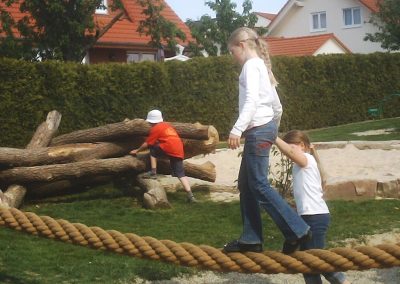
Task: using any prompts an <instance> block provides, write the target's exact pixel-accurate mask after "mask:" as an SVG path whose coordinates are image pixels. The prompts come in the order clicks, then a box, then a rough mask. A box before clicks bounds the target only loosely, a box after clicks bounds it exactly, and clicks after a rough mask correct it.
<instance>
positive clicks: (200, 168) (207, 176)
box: [157, 159, 216, 182]
mask: <svg viewBox="0 0 400 284" xmlns="http://www.w3.org/2000/svg"><path fill="white" fill-rule="evenodd" d="M183 167H184V169H185V175H186V176H188V177H192V178H197V179H201V180H205V181H210V182H215V178H216V172H215V165H214V164H213V163H211V162H210V161H208V162H205V163H203V164H201V165H198V164H193V163H190V162H187V161H184V162H183ZM157 172H158V173H160V174H165V175H170V174H171V167H170V164H169V161H168V160H164V159H159V161H158V163H157Z"/></svg>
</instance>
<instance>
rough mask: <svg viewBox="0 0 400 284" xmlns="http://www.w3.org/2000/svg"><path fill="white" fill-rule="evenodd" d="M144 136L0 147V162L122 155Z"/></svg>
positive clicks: (45, 162)
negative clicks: (19, 147) (88, 141)
mask: <svg viewBox="0 0 400 284" xmlns="http://www.w3.org/2000/svg"><path fill="white" fill-rule="evenodd" d="M143 141H144V138H141V137H138V138H136V139H134V140H133V141H131V142H99V143H77V144H66V145H60V146H54V147H46V148H40V149H31V150H26V149H15V148H5V147H4V148H0V164H1V165H5V166H8V167H21V166H22V167H31V166H40V165H49V164H64V163H71V162H78V161H87V160H92V159H105V158H116V157H122V156H125V155H127V154H128V153H129V151H131V150H132V149H134V148H137V147H139V146H140V145H141V144H142V143H143Z"/></svg>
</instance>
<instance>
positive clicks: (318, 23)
mask: <svg viewBox="0 0 400 284" xmlns="http://www.w3.org/2000/svg"><path fill="white" fill-rule="evenodd" d="M325 30H326V12H325V11H324V12H316V13H312V14H311V31H312V32H317V31H325Z"/></svg>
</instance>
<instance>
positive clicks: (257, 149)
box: [238, 121, 310, 244]
mask: <svg viewBox="0 0 400 284" xmlns="http://www.w3.org/2000/svg"><path fill="white" fill-rule="evenodd" d="M244 136H245V143H244V150H243V155H242V162H241V165H240V171H239V181H238V186H239V191H240V210H241V213H242V222H243V233H242V235H241V236H240V238H239V242H240V243H244V244H260V243H263V233H262V223H261V214H260V206H261V207H262V208H263V209H264V210H265V211H267V213H268V214H269V215H270V216H271V218H272V220H273V221H274V222H275V224H276V225H277V226H278V228H279V229H280V230H281V232H282V234H283V236H284V237H285V239H286V240H288V241H295V240H297V239H299V238H301V237H302V236H304V235H305V234H306V233H307V231H308V230H309V228H310V227H309V226H308V225H307V224H306V223H305V222H304V221H303V219H301V218H300V216H298V215H297V213H296V212H295V211H294V210H293V209H292V207H290V206H289V204H288V203H287V202H286V201H285V200H284V199H283V198H282V197H281V196H280V195H279V193H278V192H277V191H276V190H274V189H273V188H272V187H271V186H270V184H269V181H268V170H269V152H270V149H271V146H272V144H273V143H274V141H275V139H276V137H277V128H276V124H275V123H274V122H273V121H271V122H269V123H267V124H264V125H261V126H258V127H254V128H251V129H249V130H247V131H246V132H245V133H244Z"/></svg>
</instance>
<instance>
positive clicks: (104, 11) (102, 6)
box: [96, 0, 107, 14]
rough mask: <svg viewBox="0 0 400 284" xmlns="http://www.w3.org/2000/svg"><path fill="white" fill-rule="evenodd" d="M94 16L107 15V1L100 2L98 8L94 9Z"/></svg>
mask: <svg viewBox="0 0 400 284" xmlns="http://www.w3.org/2000/svg"><path fill="white" fill-rule="evenodd" d="M96 14H107V0H102V1H101V3H100V6H99V7H98V8H97V9H96Z"/></svg>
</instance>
